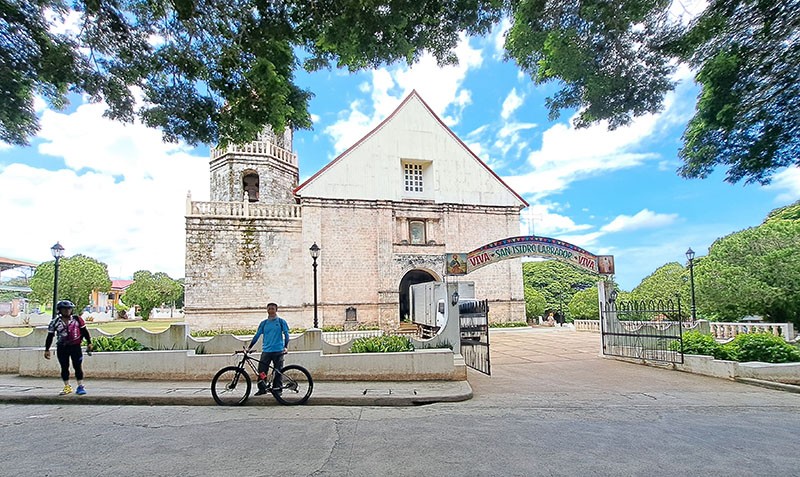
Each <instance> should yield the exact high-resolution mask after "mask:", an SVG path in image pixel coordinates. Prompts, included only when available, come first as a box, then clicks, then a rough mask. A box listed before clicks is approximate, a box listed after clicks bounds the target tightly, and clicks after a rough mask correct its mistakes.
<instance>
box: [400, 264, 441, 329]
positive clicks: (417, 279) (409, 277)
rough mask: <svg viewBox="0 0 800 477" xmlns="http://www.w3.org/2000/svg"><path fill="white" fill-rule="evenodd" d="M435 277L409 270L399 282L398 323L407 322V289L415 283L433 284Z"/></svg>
mask: <svg viewBox="0 0 800 477" xmlns="http://www.w3.org/2000/svg"><path fill="white" fill-rule="evenodd" d="M435 281H436V277H434V276H433V275H431V274H430V273H428V272H426V271H425V270H409V271H408V272H407V273H406V274H405V275H403V278H402V279H401V280H400V297H399V298H400V306H399V309H400V321H408V320H409V316H411V315H410V310H409V308H408V296H409V295H408V289H409V288H410V287H411V285H416V284H417V283H427V282H435Z"/></svg>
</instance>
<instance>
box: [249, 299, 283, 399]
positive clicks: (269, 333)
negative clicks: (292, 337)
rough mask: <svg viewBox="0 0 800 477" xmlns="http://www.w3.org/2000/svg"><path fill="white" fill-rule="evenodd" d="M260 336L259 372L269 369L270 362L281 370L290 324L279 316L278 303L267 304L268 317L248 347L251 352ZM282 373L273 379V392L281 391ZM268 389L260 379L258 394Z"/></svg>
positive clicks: (259, 326)
mask: <svg viewBox="0 0 800 477" xmlns="http://www.w3.org/2000/svg"><path fill="white" fill-rule="evenodd" d="M259 337H263V341H262V342H261V359H260V360H259V363H258V374H259V376H260V375H262V373H266V372H267V371H268V370H269V363H272V366H273V367H274V368H275V369H277V370H280V369H281V368H283V355H285V354H286V348H287V347H288V346H289V325H288V324H287V323H286V320H284V319H283V318H281V317H279V316H278V305H277V304H275V303H269V304H267V319H266V320H264V321H262V322H261V323H260V324H259V325H258V330H256V334H255V335H253V339H252V341H250V345H249V346H248V347H247V351H248V352H249V351H250V350H251V349H252V348H253V346H255V344H256V342H257V341H258V338H259ZM281 384H282V383H281V375H280V373H275V375H274V377H273V379H272V390H273V392H276V393H280V392H281ZM267 391H268V389H267V387H266V385H265V384H264V381H262V380H260V379H259V381H258V391H256V394H255V395H256V396H260V395H262V394H266V393H267Z"/></svg>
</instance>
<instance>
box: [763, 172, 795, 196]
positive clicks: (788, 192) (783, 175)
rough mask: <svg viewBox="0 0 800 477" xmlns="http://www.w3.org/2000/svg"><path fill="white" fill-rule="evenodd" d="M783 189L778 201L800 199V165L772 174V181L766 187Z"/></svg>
mask: <svg viewBox="0 0 800 477" xmlns="http://www.w3.org/2000/svg"><path fill="white" fill-rule="evenodd" d="M764 188H765V189H772V190H778V191H782V192H781V193H780V194H779V195H778V196H777V197H776V198H775V201H776V202H793V201H795V200H798V199H800V167H795V166H792V167H787V168H786V169H783V170H782V171H780V172H778V173H776V174H775V175H774V176H772V182H771V183H770V184H769V185H767V186H765V187H764Z"/></svg>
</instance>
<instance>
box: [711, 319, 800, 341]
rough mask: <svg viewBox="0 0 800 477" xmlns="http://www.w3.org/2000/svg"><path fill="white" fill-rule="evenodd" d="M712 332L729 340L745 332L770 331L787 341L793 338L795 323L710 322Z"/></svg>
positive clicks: (722, 338)
mask: <svg viewBox="0 0 800 477" xmlns="http://www.w3.org/2000/svg"><path fill="white" fill-rule="evenodd" d="M709 326H710V328H711V330H710V333H711V335H712V336H713V337H714V339H716V340H718V341H727V340H730V339H733V338H735V337H736V335H740V334H743V333H769V334H771V335H775V336H781V337H783V339H784V340H786V341H791V340H793V339H794V338H795V337H796V336H795V334H794V325H792V323H723V322H720V321H714V322H710V323H709Z"/></svg>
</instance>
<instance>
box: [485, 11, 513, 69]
mask: <svg viewBox="0 0 800 477" xmlns="http://www.w3.org/2000/svg"><path fill="white" fill-rule="evenodd" d="M510 28H511V20H509V19H508V18H507V17H506V18H503V19H502V20H500V24H499V25H496V26H495V27H494V28H493V29H492V32H491V33H490V37H489V38H490V40H491V42H492V45H493V46H494V55H493V56H494V58H495V59H497V60H499V59H502V58H503V57H504V56H505V54H506V48H505V44H506V35H507V34H508V30H509V29H510Z"/></svg>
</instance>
